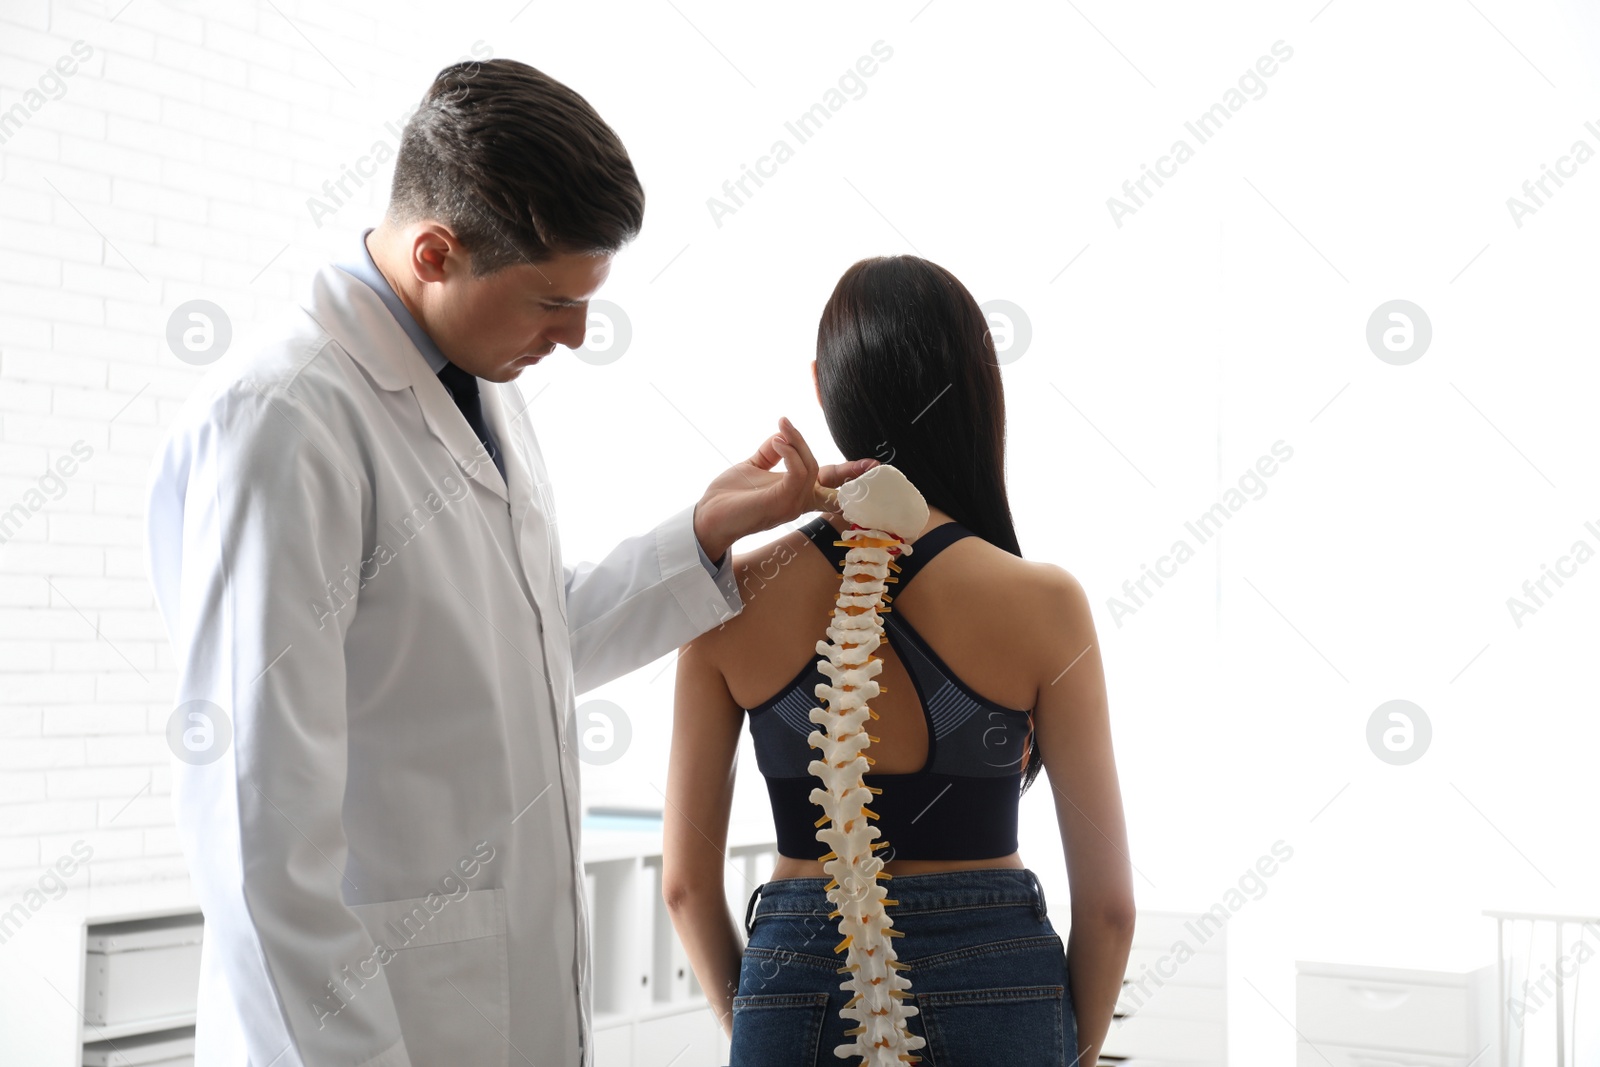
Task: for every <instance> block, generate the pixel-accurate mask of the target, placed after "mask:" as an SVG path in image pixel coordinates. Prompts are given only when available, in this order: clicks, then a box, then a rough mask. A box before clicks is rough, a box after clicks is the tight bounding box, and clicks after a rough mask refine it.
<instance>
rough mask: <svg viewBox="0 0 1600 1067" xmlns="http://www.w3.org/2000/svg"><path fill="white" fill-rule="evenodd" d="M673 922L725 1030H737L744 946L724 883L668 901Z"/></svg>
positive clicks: (712, 1007) (697, 976)
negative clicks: (736, 999) (735, 1002)
mask: <svg viewBox="0 0 1600 1067" xmlns="http://www.w3.org/2000/svg"><path fill="white" fill-rule="evenodd" d="M667 908H668V911H670V912H671V915H672V925H673V928H674V929H675V930H677V932H678V939H679V940H680V941H682V942H683V948H684V951H685V952H687V953H688V955H689V965H690V966H691V967H693V968H694V975H695V978H696V979H697V980H698V981H699V983H700V988H701V989H702V990H703V991H704V992H705V995H706V1000H707V1002H709V1003H710V1005H711V1010H712V1011H713V1012H715V1013H716V1016H717V1022H718V1023H720V1024H721V1026H722V1030H723V1032H724V1033H727V1034H732V1032H733V997H734V994H735V993H737V992H738V990H739V963H740V956H741V954H742V952H743V948H744V946H743V945H742V944H741V943H740V941H739V933H738V930H737V929H736V928H735V926H734V923H733V915H732V914H731V913H730V912H729V911H728V902H727V899H726V898H725V897H724V896H723V891H722V886H721V885H716V886H708V887H706V888H705V889H704V890H699V891H694V892H691V893H689V894H687V895H685V896H682V897H679V898H678V899H677V900H673V901H668V904H667Z"/></svg>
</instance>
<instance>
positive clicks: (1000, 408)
mask: <svg viewBox="0 0 1600 1067" xmlns="http://www.w3.org/2000/svg"><path fill="white" fill-rule="evenodd" d="M817 388H818V391H819V392H820V393H821V394H822V413H823V416H824V417H825V418H826V419H827V422H828V430H829V432H830V433H832V434H833V443H834V444H835V445H836V446H838V449H839V451H840V452H841V453H843V455H844V458H845V459H846V460H852V459H869V458H870V459H876V460H878V461H879V462H881V463H892V464H894V465H895V466H896V467H898V468H899V469H900V470H901V472H903V473H904V474H905V476H906V477H907V478H909V479H910V480H911V484H912V485H915V486H916V487H917V488H918V489H919V490H920V491H921V492H922V495H923V497H924V498H926V499H927V501H928V503H929V505H930V506H932V507H936V508H938V509H939V510H940V511H943V512H944V513H945V514H947V515H949V516H950V517H951V518H952V519H954V520H955V521H957V522H959V523H961V525H963V526H965V527H966V528H967V529H969V530H971V531H972V532H973V533H975V534H977V535H978V536H979V537H981V538H983V539H984V540H985V541H987V542H989V543H990V544H992V545H997V546H999V547H1000V548H1003V549H1005V550H1006V551H1007V552H1010V553H1011V554H1012V555H1014V556H1019V557H1020V556H1021V555H1022V549H1021V548H1020V547H1019V546H1018V544H1017V531H1016V527H1015V526H1014V525H1013V523H1012V520H1011V503H1010V501H1009V500H1008V498H1007V496H1006V476H1005V468H1006V403H1005V394H1004V392H1003V391H1002V389H1001V386H1000V364H999V362H998V361H997V360H996V359H995V352H994V338H992V337H991V336H990V335H989V324H988V322H987V321H986V320H985V319H984V316H983V312H982V311H981V310H979V308H978V302H977V301H976V300H974V299H973V298H972V294H971V293H969V292H968V291H967V287H966V286H964V285H962V284H961V282H960V281H959V280H957V278H956V276H955V275H953V274H951V273H950V272H949V271H947V270H945V269H944V268H943V267H941V266H939V265H938V264H937V263H930V262H928V261H927V260H925V259H922V258H920V257H918V256H877V257H874V258H871V259H863V260H861V261H860V262H858V263H855V264H853V265H852V266H851V267H850V269H849V270H847V271H845V272H844V275H843V276H842V277H841V278H840V279H839V283H838V284H837V285H835V286H834V288H833V295H832V296H830V297H828V303H827V305H826V306H825V307H824V308H823V309H822V320H821V322H819V323H818V324H817ZM1040 766H1041V761H1040V759H1039V753H1038V745H1037V742H1036V741H1035V740H1034V735H1033V732H1032V731H1030V732H1029V735H1028V747H1027V755H1026V765H1025V769H1024V771H1023V786H1022V787H1023V788H1024V789H1026V788H1027V787H1028V786H1029V785H1031V784H1032V783H1033V780H1034V778H1035V777H1037V776H1038V774H1039V768H1040Z"/></svg>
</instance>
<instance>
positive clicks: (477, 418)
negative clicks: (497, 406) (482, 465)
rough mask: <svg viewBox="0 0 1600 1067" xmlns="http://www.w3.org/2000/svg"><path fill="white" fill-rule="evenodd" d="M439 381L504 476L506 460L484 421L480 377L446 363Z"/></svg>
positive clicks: (440, 373)
mask: <svg viewBox="0 0 1600 1067" xmlns="http://www.w3.org/2000/svg"><path fill="white" fill-rule="evenodd" d="M439 382H440V384H442V385H443V386H444V387H445V391H446V392H448V393H449V394H450V399H452V400H454V401H455V402H456V407H458V408H460V409H461V414H462V415H463V416H465V417H466V420H467V425H468V426H471V427H472V432H473V433H475V434H477V435H478V440H480V441H482V442H483V447H484V450H485V451H486V452H488V453H489V458H490V459H492V460H494V465H495V467H496V468H498V469H499V471H500V477H502V478H504V477H505V476H506V465H505V461H504V460H502V459H501V458H500V450H499V449H498V448H496V447H495V446H494V439H493V438H491V437H490V436H489V424H488V423H486V422H484V421H483V401H482V399H481V398H480V397H479V396H478V379H477V378H476V377H474V376H473V375H471V374H468V373H467V372H466V371H464V370H462V369H461V368H460V367H458V366H456V365H455V364H454V363H446V364H445V365H444V369H443V370H441V371H440V372H439Z"/></svg>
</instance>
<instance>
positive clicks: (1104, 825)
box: [663, 509, 1134, 1063]
mask: <svg viewBox="0 0 1600 1067" xmlns="http://www.w3.org/2000/svg"><path fill="white" fill-rule="evenodd" d="M824 514H825V515H827V517H828V520H829V521H830V523H832V524H833V526H834V528H835V529H836V530H840V531H842V530H843V529H844V528H845V526H846V523H845V522H844V520H843V518H842V517H841V516H839V515H838V514H835V513H829V512H824ZM948 520H949V516H948V515H945V514H944V513H943V512H941V511H939V510H938V509H930V515H929V519H928V523H927V525H926V526H925V527H924V529H923V531H922V532H923V533H926V532H927V531H928V530H931V529H933V528H934V527H936V526H938V525H940V524H941V523H943V522H946V521H948ZM918 536H921V535H920V534H919V535H918ZM734 571H735V574H736V575H737V577H738V580H739V588H740V590H741V594H742V595H743V597H744V600H745V607H744V610H743V611H742V612H741V613H740V614H739V615H738V616H736V617H734V618H733V619H731V620H729V621H728V622H727V623H726V624H724V625H723V626H722V627H720V628H718V629H716V630H711V631H709V632H707V633H705V634H702V635H701V636H700V637H697V638H696V639H695V640H694V641H692V642H690V643H689V644H687V645H685V646H684V647H683V648H682V649H680V651H679V658H678V668H677V689H676V710H675V713H674V722H673V741H672V754H671V767H670V771H669V775H668V784H667V799H668V802H669V803H668V806H667V813H666V828H665V834H666V855H665V865H666V866H665V871H664V879H663V886H664V894H665V896H666V899H667V904H668V907H669V909H670V910H671V912H672V915H673V921H674V924H675V926H676V928H677V930H678V933H679V936H680V937H681V938H682V940H683V942H684V945H685V948H686V949H687V951H688V954H689V958H690V961H691V963H692V964H693V965H694V968H695V973H696V975H697V977H698V978H699V980H700V985H701V988H703V989H704V990H706V993H707V996H708V998H709V999H710V1001H711V1004H712V1007H713V1008H714V1010H715V1011H716V1012H717V1014H718V1016H719V1018H720V1019H721V1020H722V1023H723V1026H724V1029H726V1030H728V1031H729V1032H730V1033H731V1029H732V999H733V995H734V992H735V991H736V990H737V988H738V978H739V962H740V953H741V951H742V946H741V942H740V938H739V934H738V929H737V927H736V926H735V925H734V920H733V916H732V915H731V914H730V913H729V911H728V908H727V904H726V900H725V897H724V894H723V890H722V886H723V866H724V860H723V857H722V850H723V848H724V847H725V844H726V840H727V827H728V815H729V807H730V805H731V803H732V796H733V777H734V761H735V754H736V751H737V747H738V742H739V734H740V731H741V729H742V728H743V722H744V711H743V709H744V708H750V707H755V706H757V705H758V704H760V703H761V702H763V701H765V700H767V699H769V698H771V697H772V696H773V694H774V693H776V692H777V691H778V689H779V688H780V687H782V686H783V685H784V684H786V683H787V682H788V681H789V680H790V679H792V678H793V677H794V675H795V673H796V672H797V671H798V670H799V669H800V667H801V666H802V665H803V664H804V663H806V662H807V661H808V660H814V659H816V658H817V657H816V650H815V645H816V642H817V640H818V638H819V636H820V635H821V633H822V630H823V626H824V619H825V617H826V616H827V615H828V613H829V612H831V610H832V608H833V605H834V596H835V595H836V594H837V593H838V591H839V574H838V571H837V569H836V568H835V567H834V566H833V565H832V564H831V563H830V562H829V561H828V560H827V559H826V558H825V557H824V556H823V555H822V554H821V553H820V552H818V551H817V550H816V548H815V547H814V546H812V545H811V544H810V543H809V542H808V541H807V540H806V538H805V536H804V535H803V534H801V533H798V532H791V533H788V534H786V535H784V536H783V537H781V538H779V539H777V540H775V541H773V542H771V543H770V544H768V545H766V546H764V547H762V548H760V549H757V550H755V551H753V552H749V553H736V554H735V555H734ZM892 595H893V596H894V605H893V609H892V610H893V611H895V612H896V613H898V614H900V615H902V616H903V617H904V618H905V619H906V620H907V621H908V622H909V623H911V625H912V626H914V627H915V628H916V630H917V632H918V633H919V634H921V635H922V636H923V637H924V638H925V639H926V640H927V642H928V644H929V645H930V646H932V648H933V649H934V650H935V651H936V652H937V653H938V654H939V656H940V657H941V658H942V659H943V660H944V661H945V663H946V664H947V665H948V666H949V668H950V669H951V671H952V672H954V673H955V675H956V676H957V677H959V678H961V679H962V681H964V682H965V683H966V684H967V685H968V686H970V687H971V688H972V689H974V690H975V691H976V692H977V693H978V694H979V695H981V696H983V697H985V698H987V699H989V700H991V701H994V702H995V703H997V704H1000V705H1003V706H1005V707H1010V708H1016V709H1019V710H1022V709H1032V710H1033V712H1034V721H1035V730H1036V732H1037V736H1038V741H1039V746H1040V750H1041V752H1042V757H1043V761H1044V765H1045V768H1046V770H1045V772H1044V775H1042V776H1041V780H1040V782H1039V785H1040V786H1043V785H1044V783H1045V781H1046V780H1048V781H1049V783H1050V790H1051V793H1052V799H1053V800H1054V802H1055V809H1056V815H1057V821H1058V824H1059V825H1060V828H1061V838H1062V846H1063V849H1064V850H1065V854H1066V860H1067V869H1068V875H1069V879H1070V883H1071V898H1072V912H1071V914H1072V924H1071V934H1070V937H1069V939H1068V949H1067V963H1068V971H1069V973H1070V975H1071V987H1072V998H1073V1007H1074V1011H1075V1014H1076V1016H1077V1020H1078V1027H1079V1052H1080V1053H1081V1055H1082V1059H1081V1061H1080V1062H1084V1063H1094V1062H1095V1059H1094V1056H1095V1055H1096V1053H1097V1052H1098V1049H1099V1048H1100V1046H1101V1044H1102V1043H1103V1042H1104V1039H1105V1034H1106V1031H1107V1030H1108V1029H1109V1027H1110V1023H1111V1016H1112V1010H1113V1007H1114V1005H1115V1003H1116V998H1117V994H1118V991H1119V990H1120V987H1121V983H1122V977H1123V972H1124V969H1125V968H1126V966H1127V958H1128V950H1129V946H1130V944H1131V942H1132V929H1133V914H1134V903H1133V888H1132V871H1131V864H1130V863H1129V860H1128V858H1127V853H1128V848H1127V837H1126V830H1125V827H1124V822H1123V814H1122V803H1121V796H1120V792H1119V789H1118V786H1117V777H1116V769H1115V762H1114V758H1113V754H1112V749H1111V737H1110V724H1109V713H1108V709H1107V701H1106V693H1105V681H1104V674H1103V671H1102V666H1101V660H1100V655H1099V646H1098V641H1097V639H1096V636H1095V632H1094V623H1093V620H1092V618H1091V614H1090V610H1089V605H1088V599H1087V597H1086V596H1085V594H1084V592H1083V590H1082V588H1081V587H1080V586H1079V584H1078V582H1077V581H1076V580H1075V579H1074V578H1073V577H1072V575H1071V574H1069V573H1068V572H1066V571H1064V570H1062V569H1061V568H1059V567H1056V566H1053V565H1051V564H1047V563H1036V562H1031V561H1027V560H1023V559H1019V558H1017V557H1016V556H1013V555H1011V554H1010V553H1009V552H1006V551H1004V550H1003V549H1000V548H997V547H995V546H994V545H991V544H988V543H987V542H985V541H983V540H981V539H979V538H976V537H971V538H963V539H962V540H960V541H957V542H955V543H954V544H952V545H950V546H949V547H948V548H946V549H945V550H944V551H943V552H941V553H940V554H939V556H938V557H936V558H935V559H933V561H932V562H930V563H929V564H927V565H926V566H925V567H924V568H923V569H922V571H921V572H920V573H919V574H918V576H917V579H916V581H915V582H913V583H910V584H908V585H907V586H906V588H905V589H904V590H902V591H898V592H895V593H894V594H892ZM985 635H989V640H992V644H987V643H985ZM995 649H1000V650H1003V654H999V655H997V654H996V652H995ZM874 654H875V655H879V656H881V657H882V658H883V670H882V673H880V674H879V676H878V681H879V682H880V683H881V684H882V685H883V686H884V688H885V692H883V693H882V694H880V695H879V696H878V697H877V698H875V699H874V700H873V702H872V706H873V710H875V711H876V712H878V714H879V715H880V716H881V717H880V719H879V720H878V721H876V722H875V723H874V724H873V734H874V736H876V737H878V738H879V740H878V741H876V742H874V743H873V745H872V755H873V758H874V759H875V760H876V761H877V764H876V766H875V767H874V768H873V770H874V772H875V773H884V774H901V773H907V772H913V771H916V770H917V769H919V768H920V767H921V766H922V765H923V764H924V762H925V761H926V758H927V751H928V738H927V727H926V724H925V719H924V714H923V711H922V708H921V706H920V704H919V703H918V701H917V697H916V690H915V688H914V687H913V686H912V684H911V680H910V677H909V675H908V674H907V673H906V669H905V667H904V666H903V664H902V663H901V662H900V659H899V657H898V656H896V654H895V652H894V649H893V648H892V647H890V646H889V645H888V644H887V643H885V644H883V645H881V646H880V647H879V648H878V650H877V651H876V652H875V653H874ZM1022 866H1023V860H1022V857H1021V856H1020V855H1019V854H1017V853H1012V854H1011V855H1008V856H1000V857H995V858H993V859H985V860H967V861H933V860H900V859H896V860H892V861H891V862H890V863H889V864H888V865H887V867H886V869H887V870H888V871H889V873H890V874H922V873H935V872H940V871H953V870H963V869H972V868H997V867H998V868H1019V867H1022ZM772 877H773V880H779V879H787V878H816V877H826V875H825V874H824V872H823V870H822V865H821V864H820V863H818V862H816V861H813V860H805V859H797V858H792V857H780V858H779V860H778V863H777V866H776V868H775V870H774V872H773V875H772Z"/></svg>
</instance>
